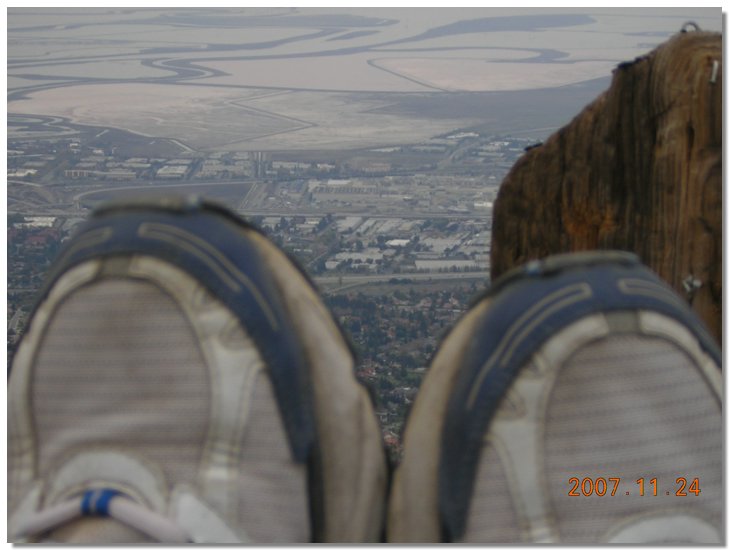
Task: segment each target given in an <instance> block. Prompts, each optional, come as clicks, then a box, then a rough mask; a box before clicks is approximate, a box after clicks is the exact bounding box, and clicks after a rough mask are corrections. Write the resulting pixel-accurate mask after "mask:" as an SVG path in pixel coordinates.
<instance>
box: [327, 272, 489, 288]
mask: <svg viewBox="0 0 729 550" xmlns="http://www.w3.org/2000/svg"><path fill="white" fill-rule="evenodd" d="M488 278H489V272H488V271H472V272H464V273H396V274H392V275H353V274H349V275H321V276H318V277H314V282H315V283H316V284H317V285H319V286H320V287H325V286H327V287H329V286H332V285H337V286H339V287H341V288H340V289H337V290H341V289H342V288H344V287H348V288H351V287H355V286H359V285H364V284H369V283H386V282H388V281H390V280H392V279H400V280H402V279H409V280H411V281H419V282H422V281H445V280H454V279H461V280H474V279H475V280H479V281H483V280H488Z"/></svg>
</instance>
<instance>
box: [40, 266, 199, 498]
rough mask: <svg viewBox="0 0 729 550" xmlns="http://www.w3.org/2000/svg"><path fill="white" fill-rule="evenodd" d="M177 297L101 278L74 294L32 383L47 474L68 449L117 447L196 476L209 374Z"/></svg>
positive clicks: (171, 475) (175, 477) (169, 472)
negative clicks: (174, 299) (175, 300)
mask: <svg viewBox="0 0 729 550" xmlns="http://www.w3.org/2000/svg"><path fill="white" fill-rule="evenodd" d="M195 342H196V339H195V337H194V334H193V332H192V330H191V327H190V326H189V323H188V322H187V320H186V318H185V317H184V315H183V314H182V311H181V310H180V308H179V307H178V306H177V305H176V304H175V302H174V301H173V300H172V299H171V298H170V297H169V296H167V295H166V294H165V293H163V292H161V291H160V290H159V289H158V288H157V287H155V286H154V285H152V284H150V283H146V282H141V281H134V280H128V279H127V280H124V279H104V280H103V281H102V282H99V283H95V284H91V285H88V286H86V287H83V288H81V289H79V290H78V291H76V292H74V293H73V294H71V295H70V296H69V297H68V298H67V299H66V300H65V301H64V302H63V303H62V304H61V306H60V307H59V308H58V310H57V311H56V315H55V317H54V319H53V320H52V321H51V323H50V325H49V327H48V330H47V332H46V336H45V338H44V341H43V342H42V345H41V346H40V349H39V352H38V356H37V359H36V363H35V369H34V372H35V377H34V382H33V384H32V394H31V395H32V402H33V413H34V416H35V425H36V433H37V438H38V441H39V442H41V445H40V448H39V475H40V476H41V477H45V476H46V475H48V473H49V470H51V469H52V468H54V466H55V463H56V462H57V461H58V460H59V459H61V458H63V457H64V455H65V454H67V453H70V452H74V451H78V450H80V449H81V448H88V447H95V448H98V447H105V446H109V447H117V448H122V449H124V450H125V452H132V453H138V454H140V455H142V456H144V457H146V458H147V459H148V460H150V461H152V462H154V463H156V464H157V465H159V466H160V467H161V468H162V470H163V471H164V473H165V476H166V478H167V481H168V482H169V483H171V484H176V483H181V482H188V483H189V482H193V481H194V480H195V476H196V473H197V465H198V462H199V460H200V455H201V450H202V445H203V443H204V441H205V435H206V429H207V424H208V412H209V403H208V400H209V397H208V393H209V381H208V380H207V372H206V367H205V364H204V361H203V357H202V355H201V352H200V350H199V349H198V347H197V346H196V344H195Z"/></svg>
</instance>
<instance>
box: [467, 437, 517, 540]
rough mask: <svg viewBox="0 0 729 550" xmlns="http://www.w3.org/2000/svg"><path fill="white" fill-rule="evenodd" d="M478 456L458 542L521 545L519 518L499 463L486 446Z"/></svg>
mask: <svg viewBox="0 0 729 550" xmlns="http://www.w3.org/2000/svg"><path fill="white" fill-rule="evenodd" d="M481 452H482V455H481V457H482V458H481V460H480V461H479V466H478V471H477V473H476V481H475V487H474V491H473V498H472V499H471V509H470V511H469V515H468V523H467V524H466V535H465V536H464V538H463V540H462V541H459V542H464V543H469V542H475V543H513V542H520V541H521V534H520V532H519V525H518V523H517V521H518V516H517V514H516V510H515V509H514V501H513V499H512V498H511V494H510V493H509V484H508V482H507V478H506V472H505V470H504V467H503V465H502V464H501V459H500V458H499V455H498V453H497V451H496V448H495V447H494V446H493V445H491V444H489V443H487V444H486V445H484V448H483V450H482V451H481Z"/></svg>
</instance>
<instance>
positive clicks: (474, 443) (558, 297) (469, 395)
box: [438, 253, 721, 540]
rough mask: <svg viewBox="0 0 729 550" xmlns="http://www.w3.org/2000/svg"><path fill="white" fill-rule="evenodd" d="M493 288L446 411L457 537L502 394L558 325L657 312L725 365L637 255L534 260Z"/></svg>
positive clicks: (444, 512) (451, 514) (449, 531)
mask: <svg viewBox="0 0 729 550" xmlns="http://www.w3.org/2000/svg"><path fill="white" fill-rule="evenodd" d="M611 254H612V255H611ZM494 286H495V287H496V290H495V291H492V292H489V293H487V295H486V296H485V297H483V298H482V299H484V298H486V297H490V299H491V300H492V302H491V303H490V304H489V306H488V310H487V312H486V313H485V314H484V315H483V316H482V317H481V318H480V319H478V320H477V321H476V325H475V326H474V328H473V334H474V338H473V339H472V341H471V342H470V344H469V346H468V349H466V350H465V351H464V355H463V359H462V365H461V368H460V372H459V374H458V378H457V380H456V383H455V385H454V389H453V392H452V394H451V396H450V398H449V401H448V406H447V410H446V416H445V422H444V427H443V437H442V448H441V460H440V466H439V475H438V477H439V480H438V484H439V503H440V513H441V518H442V525H443V531H444V536H445V540H458V539H459V538H460V537H461V536H462V535H463V533H464V531H465V523H466V519H467V516H468V509H469V503H470V500H471V495H472V492H473V485H474V480H475V476H476V470H477V467H478V463H479V458H480V452H481V449H482V445H483V437H484V434H485V433H486V431H487V429H488V425H489V423H490V421H491V417H492V415H493V414H494V413H495V411H496V409H497V407H498V405H499V403H500V400H501V398H502V397H503V395H504V393H505V392H506V390H507V389H508V387H509V386H510V385H511V383H512V382H513V381H514V379H515V378H516V376H517V375H518V373H519V371H520V369H521V368H522V367H523V366H524V365H526V364H527V363H528V360H529V358H530V356H531V355H532V354H533V353H534V352H535V351H536V350H538V349H539V348H540V347H541V346H542V344H544V343H545V342H546V341H547V340H548V339H549V338H550V337H552V336H553V335H554V334H556V333H557V332H558V331H559V330H561V329H563V328H565V327H566V326H568V325H570V324H572V323H574V322H576V321H578V320H579V319H581V318H583V317H585V316H587V315H590V314H593V313H596V312H611V311H620V310H629V311H637V310H649V311H655V312H657V313H661V314H663V315H666V316H668V317H670V318H673V319H675V320H676V321H678V322H679V323H681V324H682V325H683V326H685V327H686V328H687V329H688V330H689V331H691V332H692V333H693V334H694V336H695V337H696V338H697V339H698V341H699V343H700V345H701V346H702V348H703V349H704V351H705V352H706V353H707V354H708V355H709V356H710V357H711V358H712V359H713V360H714V361H715V362H716V364H717V365H721V352H720V351H719V348H718V347H717V345H716V343H715V342H714V340H713V338H712V337H711V336H710V335H709V333H708V332H707V331H706V329H705V328H704V327H703V324H702V323H701V321H700V320H699V319H698V318H697V317H696V315H695V314H694V313H693V312H692V311H691V310H690V309H689V308H688V306H687V305H686V304H685V302H683V301H682V300H681V298H680V297H678V296H677V295H676V294H675V293H674V291H673V290H672V289H671V288H670V287H668V286H667V285H666V284H665V283H664V282H663V281H662V280H661V279H659V278H658V276H656V275H655V274H653V273H652V272H651V271H649V270H648V269H647V268H645V267H644V266H642V265H641V264H640V263H639V261H638V259H637V257H635V256H633V255H630V254H623V253H617V254H615V253H607V254H602V253H590V254H587V255H584V256H582V257H581V255H580V254H575V255H571V256H570V257H569V258H568V257H562V258H557V259H556V261H555V258H552V259H548V260H546V261H544V262H531V263H530V264H527V265H526V266H524V267H523V268H521V269H518V270H516V271H515V272H511V273H509V274H507V275H505V279H503V280H500V281H497V282H496V284H495V285H494Z"/></svg>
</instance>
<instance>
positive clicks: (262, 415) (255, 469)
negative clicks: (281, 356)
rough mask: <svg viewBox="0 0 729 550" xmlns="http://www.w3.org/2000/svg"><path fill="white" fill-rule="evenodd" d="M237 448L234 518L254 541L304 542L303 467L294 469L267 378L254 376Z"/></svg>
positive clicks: (306, 524) (306, 507) (305, 502)
mask: <svg viewBox="0 0 729 550" xmlns="http://www.w3.org/2000/svg"><path fill="white" fill-rule="evenodd" d="M248 426H249V427H250V429H248V430H246V432H245V434H244V436H243V441H242V445H241V451H240V452H241V455H240V468H239V470H238V471H239V475H238V480H237V488H238V494H239V495H240V497H239V500H238V518H239V522H240V524H241V525H243V526H244V528H245V531H246V533H247V534H248V536H249V537H250V538H251V539H252V540H254V541H261V542H263V541H265V542H266V543H287V542H291V541H302V542H306V541H308V540H309V536H310V535H309V514H308V510H309V501H308V493H307V485H306V467H305V466H304V465H303V464H294V463H293V462H292V460H291V459H290V451H289V448H288V444H287V441H286V434H285V432H284V427H283V423H282V421H281V417H280V415H279V414H278V410H277V408H276V401H275V397H274V395H273V387H272V385H271V382H270V381H269V379H268V377H267V376H265V375H263V374H259V375H258V380H257V382H256V386H255V389H254V391H253V396H252V399H251V410H250V413H249V419H248Z"/></svg>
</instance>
